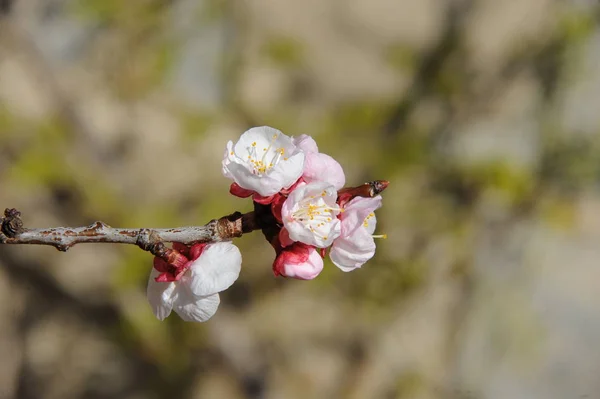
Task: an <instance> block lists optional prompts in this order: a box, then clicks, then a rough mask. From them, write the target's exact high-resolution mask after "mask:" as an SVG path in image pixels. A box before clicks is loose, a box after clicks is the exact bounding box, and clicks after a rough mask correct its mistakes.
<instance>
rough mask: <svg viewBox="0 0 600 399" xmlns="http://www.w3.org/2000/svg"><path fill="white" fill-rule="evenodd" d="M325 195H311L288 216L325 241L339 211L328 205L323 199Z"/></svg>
mask: <svg viewBox="0 0 600 399" xmlns="http://www.w3.org/2000/svg"><path fill="white" fill-rule="evenodd" d="M325 195H327V192H326V191H323V192H322V193H321V195H311V196H309V197H307V198H305V199H303V200H302V201H300V202H299V203H298V208H297V209H296V210H295V211H294V212H292V214H291V215H290V217H291V219H292V221H296V222H300V223H302V224H303V225H304V226H305V227H306V228H308V229H309V230H310V231H311V232H312V233H314V234H316V235H318V236H320V237H321V238H322V239H323V240H327V234H328V231H329V228H328V225H329V224H331V222H332V221H333V219H334V218H335V217H336V215H337V214H338V213H339V212H340V211H341V209H340V208H339V207H338V206H330V205H328V204H327V203H326V202H325V200H324V198H323V197H325Z"/></svg>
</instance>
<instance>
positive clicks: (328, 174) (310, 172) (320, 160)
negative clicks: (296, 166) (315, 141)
mask: <svg viewBox="0 0 600 399" xmlns="http://www.w3.org/2000/svg"><path fill="white" fill-rule="evenodd" d="M302 177H303V178H304V180H305V181H306V182H307V183H310V182H314V181H324V182H327V183H329V184H331V185H332V186H334V187H335V189H336V190H339V189H341V188H342V187H344V185H345V184H346V175H345V174H344V170H343V169H342V166H341V165H340V164H339V163H338V161H336V160H335V159H333V158H332V157H330V156H329V155H327V154H323V153H307V154H306V158H305V161H304V172H303V174H302Z"/></svg>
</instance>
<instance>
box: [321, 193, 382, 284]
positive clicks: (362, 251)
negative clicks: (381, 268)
mask: <svg viewBox="0 0 600 399" xmlns="http://www.w3.org/2000/svg"><path fill="white" fill-rule="evenodd" d="M379 207H381V196H379V195H378V196H376V197H374V198H365V197H356V198H354V199H352V200H351V201H349V202H348V203H347V204H346V205H345V207H344V212H343V213H342V214H341V215H340V219H341V235H340V236H339V237H338V238H336V239H335V240H334V241H333V245H332V246H331V251H330V252H329V257H330V258H331V260H332V261H333V263H334V264H335V265H336V266H337V267H339V268H340V269H341V270H343V271H345V272H349V271H352V270H354V269H356V268H358V267H361V266H362V265H363V264H364V263H365V262H366V261H368V260H369V259H371V258H372V257H373V255H374V254H375V240H374V239H373V238H374V237H373V235H372V234H373V232H374V231H375V226H376V224H377V219H376V218H375V213H374V211H375V210H376V209H378V208H379Z"/></svg>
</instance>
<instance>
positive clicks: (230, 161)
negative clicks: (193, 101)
mask: <svg viewBox="0 0 600 399" xmlns="http://www.w3.org/2000/svg"><path fill="white" fill-rule="evenodd" d="M222 166H223V175H225V176H226V177H228V178H231V179H233V180H234V181H235V183H236V184H238V185H239V186H240V187H241V188H243V189H246V190H252V191H255V192H256V193H258V194H259V195H261V196H263V197H268V196H271V195H273V194H276V193H277V192H279V190H281V189H282V188H288V187H290V186H292V185H293V184H294V183H295V182H296V181H297V180H298V179H299V178H300V176H301V175H302V170H303V168H304V152H303V151H302V150H301V149H300V148H297V147H296V146H295V145H294V143H293V142H292V139H291V138H290V137H288V136H286V135H285V134H283V133H281V132H280V131H279V130H277V129H273V128H271V127H268V126H261V127H255V128H252V129H249V130H247V131H246V132H244V134H242V136H241V137H240V139H239V140H238V142H237V143H236V144H235V145H234V144H233V143H231V142H229V143H228V144H227V151H226V152H225V156H224V158H223V162H222Z"/></svg>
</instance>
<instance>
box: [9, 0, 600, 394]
mask: <svg viewBox="0 0 600 399" xmlns="http://www.w3.org/2000/svg"><path fill="white" fill-rule="evenodd" d="M0 14H1V17H0V207H1V208H2V209H3V208H5V207H16V208H18V209H19V210H21V211H22V213H23V218H24V221H25V224H26V226H28V227H49V226H80V225H85V224H89V223H91V222H93V221H95V220H103V221H104V222H106V223H108V224H110V225H112V226H120V227H172V226H181V225H200V224H204V223H206V222H207V221H209V220H210V219H213V218H217V217H220V216H223V215H226V214H229V213H231V212H233V211H235V210H239V211H242V212H245V211H249V210H250V209H251V204H250V202H249V201H248V200H242V199H239V198H234V197H232V196H230V195H229V194H228V186H229V183H230V182H229V181H228V180H227V179H225V178H223V177H222V176H221V171H220V168H221V167H220V162H221V157H222V154H223V151H224V148H225V144H226V142H227V140H230V139H233V140H235V139H236V138H237V137H239V135H240V134H241V133H242V132H243V131H245V130H246V129H248V128H249V127H252V126H260V125H270V126H273V127H276V128H278V129H280V130H282V131H283V132H284V133H286V134H288V135H299V134H303V133H305V134H310V135H312V136H313V137H314V138H315V139H316V140H317V142H318V143H319V146H320V150H321V151H322V152H325V153H328V154H330V155H332V156H333V157H334V158H336V159H337V160H339V162H340V163H341V164H342V165H343V167H344V168H345V171H346V176H347V183H348V185H358V184H361V183H363V182H365V181H369V180H374V179H387V180H390V182H391V185H390V187H389V188H388V189H387V191H386V192H385V193H384V206H383V208H382V209H381V210H380V211H378V215H377V216H378V231H379V232H380V233H387V235H388V239H387V240H380V241H378V251H377V254H376V256H375V258H374V259H372V260H371V261H370V262H369V263H367V264H366V265H365V266H364V267H363V268H362V269H360V270H357V271H355V272H353V273H349V274H345V273H342V272H341V271H339V270H338V269H337V268H336V267H334V266H333V265H332V264H331V263H328V264H326V270H325V271H324V272H323V273H322V275H321V276H319V278H317V279H316V280H313V281H309V282H305V281H296V280H291V279H290V280H285V279H281V278H278V279H276V278H274V277H273V275H272V272H271V263H272V260H273V257H274V254H273V250H272V249H271V247H270V246H269V245H268V243H267V242H266V241H264V239H263V237H262V235H261V234H260V233H254V234H250V235H246V236H244V237H243V238H241V239H238V240H236V241H235V242H236V244H238V245H239V246H240V247H241V250H242V253H243V256H244V263H243V270H242V274H241V277H240V279H239V280H238V281H237V283H236V284H235V285H234V286H233V287H231V289H229V290H227V291H226V292H224V293H223V294H222V295H221V307H220V309H219V311H218V312H217V314H216V315H215V316H214V317H213V318H212V319H211V320H210V321H209V322H207V323H204V324H187V323H184V322H182V321H181V320H179V319H178V318H177V316H175V315H172V316H171V317H170V318H168V319H167V320H166V321H165V322H159V321H157V320H156V319H155V318H154V316H153V314H152V313H151V311H150V307H149V305H148V304H147V302H146V298H145V287H146V282H147V278H148V273H149V271H150V267H151V261H152V257H151V255H149V254H147V253H144V252H142V251H140V250H139V249H138V248H135V247H133V246H119V245H107V244H97V245H79V246H76V247H74V248H73V249H71V250H70V251H69V252H67V253H59V252H58V251H56V250H54V249H53V248H49V247H36V246H21V247H17V246H14V247H2V248H0V327H1V328H0V398H2V399H4V398H31V399H38V398H39V399H54V398H57V399H58V398H124V399H125V398H127V399H138V398H140V399H141V398H227V399H228V398H233V399H235V398H268V399H276V398H290V399H295V398H348V399H361V398H390V399H391V398H398V399H404V398H409V399H421V398H451V399H480V398H481V399H484V398H486V399H487V398H490V399H504V398H525V399H529V398H531V399H537V398H539V399H542V398H544V399H547V398H551V399H552V398H557V399H570V398H600V382H599V381H600V380H599V379H598V375H599V374H600V345H598V342H599V339H600V289H599V288H598V286H599V284H600V282H599V280H600V261H599V259H600V245H598V243H599V242H600V191H599V184H598V183H599V182H600V135H599V133H600V111H599V104H600V24H599V22H600V5H599V3H598V2H597V1H596V0H503V1H497V0H331V1H322V0H306V1H292V0H286V1H284V0H255V1H235V0H127V1H124V0H123V1H119V0H0Z"/></svg>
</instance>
